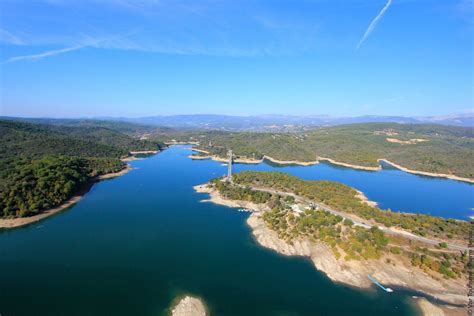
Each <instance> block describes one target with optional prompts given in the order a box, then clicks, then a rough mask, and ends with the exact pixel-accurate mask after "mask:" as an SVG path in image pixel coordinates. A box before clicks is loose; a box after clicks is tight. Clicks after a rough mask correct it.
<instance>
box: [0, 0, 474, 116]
mask: <svg viewBox="0 0 474 316" xmlns="http://www.w3.org/2000/svg"><path fill="white" fill-rule="evenodd" d="M473 14H474V9H473V2H472V1H471V0H443V1H439V0H312V1H311V0H287V1H285V0H261V1H257V0H232V1H231V0H229V1H224V0H202V1H200V0H189V1H181V0H175V1H172V0H136V1H132V0H100V1H99V0H82V1H81V0H2V1H0V89H1V90H0V115H4V116H28V117H91V116H117V117H118V116H128V117H138V116H152V115H174V114H210V113H213V114H228V115H258V114H291V115H332V116H359V115H403V116H431V115H434V116H441V115H448V114H455V113H472V112H473V108H474V101H473V70H474V69H473V58H474V57H473V56H474V55H473V38H474V36H473V33H474V22H473Z"/></svg>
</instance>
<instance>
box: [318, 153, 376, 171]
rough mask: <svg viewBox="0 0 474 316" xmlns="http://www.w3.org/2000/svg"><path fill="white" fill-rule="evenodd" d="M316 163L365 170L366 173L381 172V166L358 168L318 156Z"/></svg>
mask: <svg viewBox="0 0 474 316" xmlns="http://www.w3.org/2000/svg"><path fill="white" fill-rule="evenodd" d="M318 161H327V162H329V163H331V164H333V165H337V166H342V167H347V168H351V169H359V170H367V171H379V170H382V167H381V166H378V167H366V166H359V165H353V164H350V163H345V162H340V161H336V160H334V159H331V158H325V157H319V156H318Z"/></svg>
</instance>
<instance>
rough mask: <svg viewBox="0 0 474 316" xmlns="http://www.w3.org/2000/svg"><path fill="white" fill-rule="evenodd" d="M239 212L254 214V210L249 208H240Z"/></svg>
mask: <svg viewBox="0 0 474 316" xmlns="http://www.w3.org/2000/svg"><path fill="white" fill-rule="evenodd" d="M237 212H252V210H249V209H247V208H239V209H238V210H237Z"/></svg>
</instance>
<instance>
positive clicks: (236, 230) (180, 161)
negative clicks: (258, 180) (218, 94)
mask: <svg viewBox="0 0 474 316" xmlns="http://www.w3.org/2000/svg"><path fill="white" fill-rule="evenodd" d="M186 148H187V147H185V146H175V147H172V148H171V149H169V150H166V151H164V152H162V153H160V154H158V155H155V156H153V157H150V158H147V159H144V160H139V161H134V162H132V165H133V167H135V168H136V169H135V170H133V171H131V172H129V173H128V174H126V175H124V176H122V177H119V178H115V179H112V180H107V181H102V182H100V183H98V184H96V185H94V187H93V188H92V190H91V191H90V192H89V193H88V194H87V195H86V196H85V197H84V198H83V199H82V200H81V201H80V202H79V203H78V204H77V205H75V206H74V207H72V208H71V209H69V210H67V211H65V212H63V213H60V214H59V215H56V216H53V217H51V218H49V219H47V220H44V221H42V222H39V223H36V224H33V225H30V226H27V227H24V228H20V229H15V230H8V231H1V233H0V314H1V315H2V316H9V315H15V316H16V315H163V314H165V313H166V309H167V307H168V306H169V304H170V303H171V301H172V300H173V299H174V298H175V297H176V296H177V295H182V294H184V293H191V294H192V295H196V296H200V297H202V298H203V299H204V301H205V302H206V303H207V304H208V305H209V307H210V309H211V311H212V313H213V315H414V313H415V311H414V309H413V307H412V305H411V302H412V299H411V298H410V295H411V294H412V293H408V292H405V291H396V292H395V293H392V294H390V295H388V294H386V293H382V292H381V291H379V290H376V289H371V290H369V291H361V290H357V289H353V288H351V287H348V286H345V285H341V284H335V283H333V282H331V281H330V280H329V279H328V278H327V277H326V276H325V275H324V274H322V273H320V272H318V271H317V270H316V269H315V268H314V267H313V265H312V264H311V262H309V260H306V259H304V258H301V257H285V256H281V255H279V254H277V253H275V252H273V251H271V250H267V249H264V248H262V247H260V246H259V245H258V244H256V243H255V242H254V240H253V239H252V237H251V232H250V230H249V228H248V226H247V225H246V224H245V221H246V218H247V217H248V214H245V213H239V212H235V211H234V210H232V209H230V208H226V207H223V206H218V205H213V204H210V203H201V202H200V200H202V199H203V198H206V195H205V194H197V193H195V192H194V191H193V189H192V186H193V185H196V184H200V183H204V182H206V181H208V180H209V179H210V178H212V177H215V176H219V175H221V174H223V173H225V171H226V169H225V167H224V166H222V165H221V164H220V163H218V162H214V161H193V160H190V159H188V158H187V156H188V155H189V154H190V151H189V150H188V149H186ZM235 168H236V169H237V170H243V169H258V170H274V169H275V168H276V167H274V166H271V165H267V164H260V165H237V166H235ZM278 170H281V171H288V172H291V173H292V174H295V175H298V176H302V177H304V178H306V179H323V178H324V179H333V180H344V181H343V182H344V183H347V184H350V185H354V186H356V187H357V188H358V189H361V190H364V191H366V193H367V195H368V196H369V197H370V198H372V199H374V200H377V201H379V202H380V203H381V204H382V205H384V206H385V205H386V206H387V207H392V208H394V209H396V208H397V207H403V209H404V210H415V209H425V210H429V211H431V212H435V211H436V212H442V211H441V210H442V209H443V208H442V207H438V206H436V203H434V202H431V201H430V199H422V201H418V200H417V201H412V202H410V201H411V200H410V199H406V197H407V196H408V197H410V198H414V197H415V196H416V195H415V194H414V193H411V190H409V189H407V187H409V186H412V188H416V189H417V190H419V191H421V193H420V196H423V194H424V193H423V192H425V191H429V190H435V192H434V193H432V195H433V196H435V195H437V194H444V196H445V197H449V195H447V194H448V193H446V192H443V191H445V190H447V189H446V188H448V189H449V188H451V189H453V190H454V189H455V188H456V189H457V188H460V189H462V190H466V192H469V191H470V190H471V186H469V185H466V184H463V183H459V182H455V181H448V180H433V179H429V178H421V177H418V176H413V175H407V176H405V175H404V174H403V173H400V172H399V171H396V170H384V171H382V172H380V173H370V172H369V173H368V172H360V171H353V170H350V169H341V168H334V167H332V166H330V165H324V164H321V165H317V166H313V167H306V168H305V167H285V168H278ZM372 179H373V180H372ZM397 179H398V181H397ZM372 181H374V182H372ZM412 181H414V183H412ZM443 181H444V182H443ZM383 183H385V184H386V185H384V186H382V184H383ZM394 183H398V184H399V185H398V186H394ZM425 185H426V186H425ZM462 190H461V191H462ZM394 191H395V192H394ZM462 192H464V191H462ZM462 192H461V193H459V192H455V193H452V194H453V195H454V196H456V197H457V198H459V197H461V198H462V196H463V194H465V193H462ZM405 194H408V195H407V196H405V199H403V200H401V201H400V200H399V199H402V198H403V197H404V196H403V195H405ZM397 196H398V198H397ZM426 196H428V193H426ZM453 202H454V201H453ZM470 202H472V200H467V201H466V200H463V203H459V204H457V205H459V207H457V208H459V210H458V211H459V212H460V214H464V213H462V212H463V207H464V205H468V204H469V203H470ZM412 203H415V204H414V205H415V206H413V204H412ZM392 205H393V206H392ZM445 205H446V206H448V205H449V204H448V203H446V204H445ZM395 206H397V207H395ZM419 206H423V207H422V208H421V207H420V208H419ZM457 208H456V209H457ZM452 210H454V208H453V209H452ZM450 212H451V211H450Z"/></svg>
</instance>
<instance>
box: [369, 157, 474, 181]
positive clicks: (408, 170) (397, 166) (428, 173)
mask: <svg viewBox="0 0 474 316" xmlns="http://www.w3.org/2000/svg"><path fill="white" fill-rule="evenodd" d="M378 161H379V162H380V161H383V162H385V163H386V164H389V165H391V166H392V167H395V168H397V169H399V170H402V171H404V172H408V173H413V174H419V175H423V176H428V177H437V178H448V179H452V180H457V181H463V182H469V183H474V179H470V178H462V177H458V176H455V175H452V174H444V173H433V172H426V171H417V170H411V169H408V168H405V167H402V166H400V165H397V164H396V163H394V162H391V161H389V160H387V159H379V160H378Z"/></svg>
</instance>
